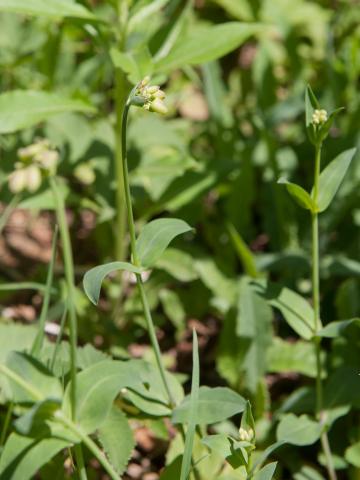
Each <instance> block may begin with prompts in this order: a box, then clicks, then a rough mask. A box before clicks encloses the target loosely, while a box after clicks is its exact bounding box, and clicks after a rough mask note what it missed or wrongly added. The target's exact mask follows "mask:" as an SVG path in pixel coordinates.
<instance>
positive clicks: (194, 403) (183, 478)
mask: <svg viewBox="0 0 360 480" xmlns="http://www.w3.org/2000/svg"><path fill="white" fill-rule="evenodd" d="M199 383H200V373H199V349H198V339H197V335H196V331H195V329H194V330H193V370H192V381H191V395H190V403H191V407H190V420H189V425H188V429H187V432H186V437H185V450H184V455H183V459H182V463H181V473H180V480H187V479H188V477H189V474H190V469H191V455H192V449H193V444H194V437H195V428H196V417H197V410H198V398H199Z"/></svg>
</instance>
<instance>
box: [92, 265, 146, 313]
mask: <svg viewBox="0 0 360 480" xmlns="http://www.w3.org/2000/svg"><path fill="white" fill-rule="evenodd" d="M117 270H126V271H127V272H132V273H138V274H141V272H142V269H141V268H138V267H135V265H132V264H131V263H127V262H111V263H105V264H104V265H98V266H97V267H94V268H92V269H91V270H89V271H88V272H86V273H85V275H84V279H83V286H84V291H85V293H86V295H87V296H88V297H89V300H90V301H91V302H92V303H93V304H94V305H97V303H98V301H99V297H100V290H101V284H102V282H103V280H104V278H105V277H106V275H109V274H110V273H112V272H115V271H117Z"/></svg>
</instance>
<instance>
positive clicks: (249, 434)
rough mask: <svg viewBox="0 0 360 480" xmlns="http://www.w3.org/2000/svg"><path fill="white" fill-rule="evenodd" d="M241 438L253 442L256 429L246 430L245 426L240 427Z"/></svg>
mask: <svg viewBox="0 0 360 480" xmlns="http://www.w3.org/2000/svg"><path fill="white" fill-rule="evenodd" d="M239 438H240V440H241V441H243V442H251V440H252V439H253V438H254V430H253V429H252V428H249V430H245V428H242V427H240V428H239Z"/></svg>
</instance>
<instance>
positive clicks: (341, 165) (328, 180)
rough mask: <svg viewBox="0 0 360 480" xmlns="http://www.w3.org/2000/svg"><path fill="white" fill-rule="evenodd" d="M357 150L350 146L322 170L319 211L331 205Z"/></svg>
mask: <svg viewBox="0 0 360 480" xmlns="http://www.w3.org/2000/svg"><path fill="white" fill-rule="evenodd" d="M355 152H356V148H350V149H349V150H345V151H344V152H342V153H340V155H338V156H337V157H336V158H334V160H332V162H330V163H329V165H327V167H326V168H324V170H323V171H322V172H321V174H320V178H319V196H318V211H319V212H323V211H324V210H326V209H327V207H328V206H329V205H330V203H331V201H332V199H333V198H334V197H335V195H336V192H337V191H338V190H339V187H340V185H341V182H342V181H343V179H344V177H345V175H346V172H347V170H348V168H349V166H350V163H351V160H352V159H353V157H354V155H355Z"/></svg>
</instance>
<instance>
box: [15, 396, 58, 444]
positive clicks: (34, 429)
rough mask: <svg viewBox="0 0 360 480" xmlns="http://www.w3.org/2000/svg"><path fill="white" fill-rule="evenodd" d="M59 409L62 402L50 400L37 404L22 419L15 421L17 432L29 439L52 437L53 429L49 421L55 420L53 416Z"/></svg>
mask: <svg viewBox="0 0 360 480" xmlns="http://www.w3.org/2000/svg"><path fill="white" fill-rule="evenodd" d="M59 408H60V402H59V401H56V400H51V399H48V400H44V401H42V402H39V403H36V404H35V405H34V406H33V407H32V408H30V409H29V410H28V411H27V412H26V413H25V414H24V415H23V416H22V417H19V418H18V419H17V420H15V422H14V426H15V429H16V431H17V432H18V433H20V434H21V435H25V436H27V437H34V438H35V437H37V438H42V437H50V436H51V428H50V425H48V424H47V421H49V420H53V415H54V413H55V412H56V410H58V409H59Z"/></svg>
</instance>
